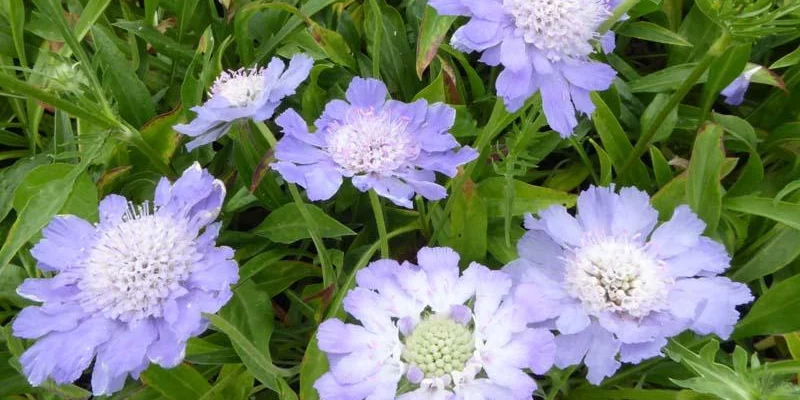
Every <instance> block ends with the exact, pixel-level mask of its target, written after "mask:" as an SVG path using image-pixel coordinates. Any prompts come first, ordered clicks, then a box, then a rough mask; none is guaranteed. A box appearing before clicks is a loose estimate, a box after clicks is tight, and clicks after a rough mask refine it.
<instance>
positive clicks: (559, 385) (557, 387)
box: [545, 365, 578, 400]
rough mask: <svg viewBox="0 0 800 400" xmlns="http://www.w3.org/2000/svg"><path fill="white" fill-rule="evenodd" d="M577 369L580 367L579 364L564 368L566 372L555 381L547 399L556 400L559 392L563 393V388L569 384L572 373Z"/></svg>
mask: <svg viewBox="0 0 800 400" xmlns="http://www.w3.org/2000/svg"><path fill="white" fill-rule="evenodd" d="M576 369H578V366H577V365H573V366H571V367H569V368H567V369H566V370H564V373H563V374H562V375H561V376H560V378H561V379H559V380H558V381H556V382H553V385H552V386H551V387H550V390H549V391H548V392H547V397H545V400H555V398H556V396H558V394H559V393H561V391H562V390H564V387H566V386H567V382H569V377H570V376H572V374H573V373H574V372H575V370H576Z"/></svg>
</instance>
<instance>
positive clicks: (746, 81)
mask: <svg viewBox="0 0 800 400" xmlns="http://www.w3.org/2000/svg"><path fill="white" fill-rule="evenodd" d="M761 68H762V67H761V66H760V65H759V66H755V67H753V68H751V69H749V70H747V71H744V72H743V73H742V74H741V75H739V76H737V77H736V79H734V80H733V82H731V83H730V84H729V85H728V86H726V87H725V89H722V92H721V93H720V94H721V95H723V96H725V102H726V103H728V104H730V105H732V106H738V105H740V104H742V103H743V102H744V95H745V94H747V89H749V88H750V80H751V79H753V75H755V74H756V73H757V72H758V71H760V70H761Z"/></svg>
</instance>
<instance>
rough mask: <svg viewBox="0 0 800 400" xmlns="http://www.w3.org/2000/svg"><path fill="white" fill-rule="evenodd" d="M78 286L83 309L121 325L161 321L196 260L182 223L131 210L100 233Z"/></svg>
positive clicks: (144, 208)
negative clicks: (127, 322) (103, 315)
mask: <svg viewBox="0 0 800 400" xmlns="http://www.w3.org/2000/svg"><path fill="white" fill-rule="evenodd" d="M99 234H100V237H99V238H98V239H97V241H96V242H95V244H94V246H93V248H92V249H91V250H90V251H89V256H88V257H87V259H86V261H85V265H84V270H83V273H84V277H83V280H81V281H80V283H79V286H80V288H81V291H82V292H83V295H82V299H81V301H82V304H83V306H84V307H86V308H87V309H89V310H91V311H100V312H102V313H103V314H105V315H106V317H108V318H113V319H119V320H122V321H131V320H138V319H142V318H147V317H151V316H153V317H160V316H161V315H162V313H163V305H164V302H165V301H166V300H167V299H168V298H169V296H170V295H171V294H172V293H173V292H174V291H175V290H176V289H177V288H178V287H179V285H180V284H181V283H182V282H183V281H184V280H186V279H187V278H188V277H189V274H190V273H191V268H192V266H193V265H194V264H195V262H196V261H197V259H198V258H199V257H200V254H199V253H198V252H197V250H196V249H195V243H194V239H195V237H194V235H192V234H191V233H190V232H189V230H188V229H187V227H186V224H185V223H183V222H181V221H176V220H174V219H173V218H170V217H168V216H165V215H162V214H159V213H151V210H150V206H149V204H148V203H144V204H142V205H140V206H133V205H130V207H129V209H128V210H127V211H126V213H125V214H124V215H123V216H122V221H121V222H119V223H118V224H116V225H114V226H111V227H109V228H107V229H105V230H102V231H100V232H99Z"/></svg>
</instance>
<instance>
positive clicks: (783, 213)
mask: <svg viewBox="0 0 800 400" xmlns="http://www.w3.org/2000/svg"><path fill="white" fill-rule="evenodd" d="M722 205H723V206H724V207H725V208H726V209H728V210H731V211H738V212H741V213H744V214H750V215H758V216H761V217H765V218H769V219H771V220H773V221H776V222H780V223H782V224H785V225H788V226H791V227H792V228H794V229H800V205H798V204H794V203H789V202H785V201H775V200H773V199H771V198H766V197H756V196H743V197H736V198H731V199H727V198H726V199H725V202H724V203H723V204H722Z"/></svg>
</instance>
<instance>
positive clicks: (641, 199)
mask: <svg viewBox="0 0 800 400" xmlns="http://www.w3.org/2000/svg"><path fill="white" fill-rule="evenodd" d="M649 200H650V199H649V197H648V195H647V194H646V193H644V192H641V191H639V190H637V189H634V188H624V189H622V190H621V191H620V192H619V193H615V192H614V188H613V187H611V188H602V187H601V188H598V187H592V188H590V189H589V190H586V191H584V192H583V193H581V194H580V196H579V197H578V206H577V214H576V216H575V217H573V216H571V215H570V214H568V213H567V210H566V209H565V208H564V207H562V206H554V207H551V208H549V209H547V210H545V211H543V212H541V213H540V214H539V218H534V217H531V216H528V217H527V219H526V222H525V226H526V228H527V229H529V231H528V232H527V233H526V234H525V236H524V237H523V238H522V239H521V240H520V242H519V243H518V250H519V255H520V259H518V260H516V261H514V262H512V263H511V264H510V265H508V266H506V267H505V270H506V271H507V272H509V273H510V274H512V275H513V276H515V278H516V279H517V282H518V285H517V288H516V298H515V299H516V300H517V301H518V302H520V303H521V304H526V305H528V307H527V310H528V311H529V312H528V315H527V318H528V319H529V321H531V322H532V323H534V324H536V325H537V326H545V327H549V328H551V329H553V330H556V331H558V333H559V335H558V336H557V337H556V343H557V346H558V351H557V356H556V366H558V367H560V368H563V367H566V366H569V365H574V364H578V363H580V362H581V361H583V362H584V363H585V364H586V366H587V367H588V368H589V373H588V379H589V381H590V382H592V383H595V384H597V383H599V382H601V381H602V380H603V379H604V378H605V377H608V376H611V375H613V374H614V372H615V371H616V370H617V369H618V368H619V367H620V365H621V363H622V362H625V363H638V362H640V361H642V360H644V359H647V358H650V357H654V356H658V355H660V354H661V348H662V347H664V345H666V343H667V338H669V337H672V336H675V335H677V334H679V333H681V332H683V331H684V330H686V329H690V330H692V331H694V332H697V333H699V334H703V335H706V334H712V333H713V334H716V335H718V336H720V337H722V338H727V337H728V336H729V335H730V334H731V332H732V331H733V326H734V325H735V324H736V321H737V320H738V318H739V313H738V312H737V311H736V306H737V305H740V304H744V303H748V302H750V301H752V300H753V296H752V295H751V293H750V291H749V289H748V288H747V286H745V285H744V284H741V283H736V282H733V281H731V280H730V279H728V278H725V277H722V276H718V275H719V274H721V273H723V272H724V271H725V270H726V269H727V268H728V267H729V261H730V257H729V256H728V254H727V252H726V250H725V248H724V247H723V246H722V245H721V244H719V243H717V242H715V241H713V240H711V239H710V238H708V237H705V236H703V230H704V229H705V223H703V222H702V221H701V220H700V219H698V217H697V215H695V214H694V213H693V212H692V211H691V210H690V209H689V207H687V206H680V207H678V208H676V209H675V212H674V214H673V216H672V218H671V219H670V220H669V221H667V222H664V223H662V224H660V225H658V213H657V212H656V210H655V209H653V207H651V206H650V203H649ZM657 225H658V226H657Z"/></svg>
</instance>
